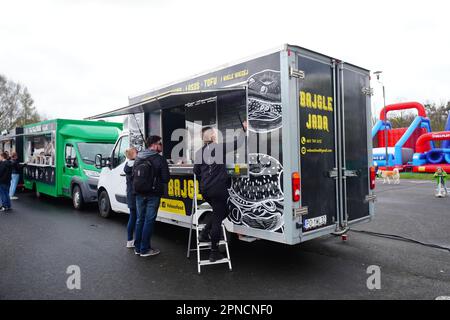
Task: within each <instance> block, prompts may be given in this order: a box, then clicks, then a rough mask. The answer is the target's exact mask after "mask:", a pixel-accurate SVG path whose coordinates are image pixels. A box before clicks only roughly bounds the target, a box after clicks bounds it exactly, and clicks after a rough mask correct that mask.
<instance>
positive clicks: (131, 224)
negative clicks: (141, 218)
mask: <svg viewBox="0 0 450 320" xmlns="http://www.w3.org/2000/svg"><path fill="white" fill-rule="evenodd" d="M127 203H128V208H129V209H130V217H129V218H128V225H127V236H128V241H131V240H133V233H134V229H135V228H136V220H137V215H136V196H135V195H134V194H133V193H132V191H129V192H127Z"/></svg>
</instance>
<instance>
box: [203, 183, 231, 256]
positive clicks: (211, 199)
mask: <svg viewBox="0 0 450 320" xmlns="http://www.w3.org/2000/svg"><path fill="white" fill-rule="evenodd" d="M203 196H204V198H205V200H206V201H207V202H208V203H209V204H210V205H211V207H212V209H213V214H212V216H211V219H210V220H209V221H208V222H207V223H206V226H205V228H204V229H203V230H204V232H205V233H206V234H208V233H209V235H210V236H211V248H212V250H217V249H218V248H219V241H220V233H221V228H222V221H223V220H224V219H225V218H226V217H227V216H228V206H227V199H228V191H227V189H226V188H214V189H212V190H208V191H206V192H205V194H204V195H203Z"/></svg>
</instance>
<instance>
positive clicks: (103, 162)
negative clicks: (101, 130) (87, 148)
mask: <svg viewBox="0 0 450 320" xmlns="http://www.w3.org/2000/svg"><path fill="white" fill-rule="evenodd" d="M94 165H95V167H96V168H97V169H101V168H104V167H109V166H110V161H109V158H103V156H102V155H101V154H100V153H99V154H97V155H95V164H94Z"/></svg>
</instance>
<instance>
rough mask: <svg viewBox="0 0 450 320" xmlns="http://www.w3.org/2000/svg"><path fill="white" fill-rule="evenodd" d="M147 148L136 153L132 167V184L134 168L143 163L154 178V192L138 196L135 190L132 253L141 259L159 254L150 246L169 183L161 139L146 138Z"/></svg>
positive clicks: (167, 167) (157, 250)
mask: <svg viewBox="0 0 450 320" xmlns="http://www.w3.org/2000/svg"><path fill="white" fill-rule="evenodd" d="M147 146H148V149H146V150H143V151H141V152H139V153H138V155H137V158H136V160H135V163H134V166H133V183H134V181H136V176H135V172H136V168H137V167H138V166H140V165H141V164H142V163H143V162H145V161H149V162H150V163H151V166H152V170H153V177H154V178H155V180H154V184H155V185H154V187H155V189H154V191H152V192H150V193H148V194H139V193H138V190H136V188H135V192H136V209H137V210H136V211H137V212H136V213H137V220H136V233H135V240H134V247H135V249H134V252H135V254H137V255H140V256H141V257H148V256H154V255H157V254H159V253H160V251H159V249H156V248H154V247H152V246H151V237H152V233H153V227H154V224H155V220H156V215H157V213H158V208H159V202H160V200H161V196H162V194H163V191H164V185H165V184H167V183H168V182H169V178H170V174H169V166H168V165H167V160H166V159H165V158H164V157H163V156H161V155H160V154H159V153H160V152H161V151H162V142H161V137H159V136H150V137H148V138H147Z"/></svg>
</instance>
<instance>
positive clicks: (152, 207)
mask: <svg viewBox="0 0 450 320" xmlns="http://www.w3.org/2000/svg"><path fill="white" fill-rule="evenodd" d="M160 199H161V198H160V197H157V196H150V197H143V196H140V195H136V213H137V220H136V237H135V240H134V247H135V250H136V252H140V253H146V252H147V251H148V250H150V249H151V244H150V241H151V238H152V233H153V227H154V225H155V220H156V215H157V214H158V207H159V201H160Z"/></svg>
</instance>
